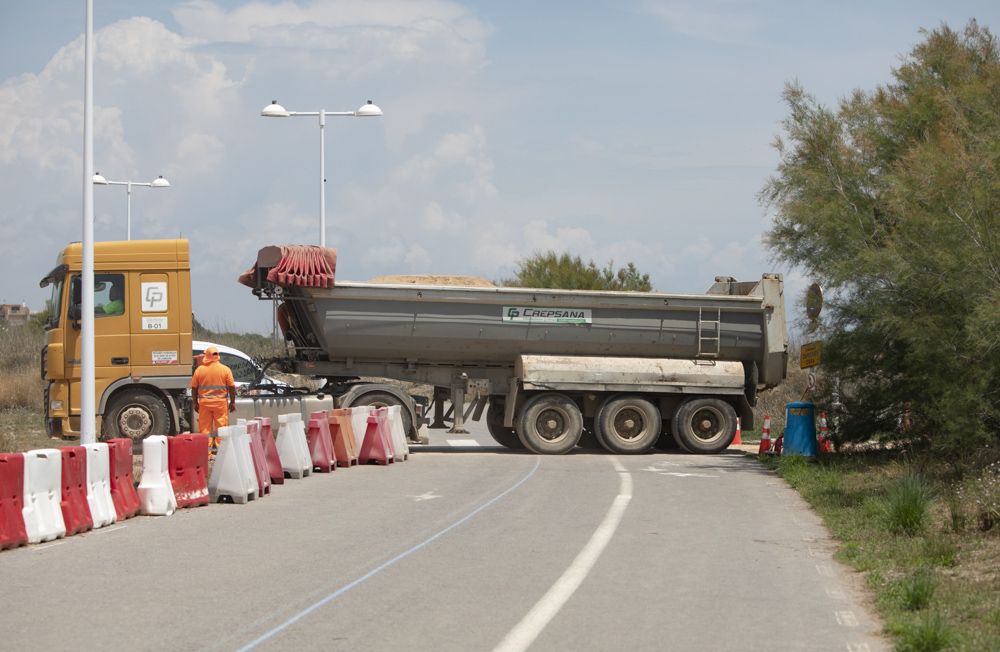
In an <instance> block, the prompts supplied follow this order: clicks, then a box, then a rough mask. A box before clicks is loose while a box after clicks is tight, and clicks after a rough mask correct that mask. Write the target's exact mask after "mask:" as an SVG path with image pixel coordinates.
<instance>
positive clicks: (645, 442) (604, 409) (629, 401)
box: [594, 396, 661, 455]
mask: <svg viewBox="0 0 1000 652" xmlns="http://www.w3.org/2000/svg"><path fill="white" fill-rule="evenodd" d="M660 423H661V421H660V410H659V409H658V408H657V407H656V406H655V405H653V404H652V403H650V402H649V401H647V400H646V399H644V398H641V397H639V396H620V397H617V398H616V397H612V398H609V399H608V400H606V401H605V402H604V404H603V405H601V408H600V409H599V410H598V411H597V417H596V418H595V419H594V433H595V434H596V435H597V440H598V441H599V442H601V445H602V446H604V448H606V449H607V450H608V451H610V452H612V453H618V454H621V455H636V454H639V453H645V452H646V451H648V450H649V449H650V448H652V447H653V445H654V444H655V443H656V440H657V439H658V438H659V436H660Z"/></svg>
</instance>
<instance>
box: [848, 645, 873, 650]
mask: <svg viewBox="0 0 1000 652" xmlns="http://www.w3.org/2000/svg"><path fill="white" fill-rule="evenodd" d="M847 652H871V648H870V647H868V644H867V643H848V644H847Z"/></svg>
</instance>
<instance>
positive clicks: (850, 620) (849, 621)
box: [833, 611, 859, 627]
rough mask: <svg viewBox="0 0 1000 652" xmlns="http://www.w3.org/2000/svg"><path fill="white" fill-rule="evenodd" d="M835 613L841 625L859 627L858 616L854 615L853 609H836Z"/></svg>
mask: <svg viewBox="0 0 1000 652" xmlns="http://www.w3.org/2000/svg"><path fill="white" fill-rule="evenodd" d="M833 615H834V616H835V617H836V618H837V623H838V624H839V625H840V626H841V627H857V626H858V625H859V623H858V617H857V616H855V615H854V612H853V611H835V612H833Z"/></svg>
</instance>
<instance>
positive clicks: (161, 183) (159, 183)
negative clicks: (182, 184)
mask: <svg viewBox="0 0 1000 652" xmlns="http://www.w3.org/2000/svg"><path fill="white" fill-rule="evenodd" d="M149 185H150V186H151V187H153V188H169V187H170V182H169V181H167V180H166V179H164V178H163V175H162V174H161V175H160V176H158V177H157V178H155V179H153V181H152V183H150V184H149Z"/></svg>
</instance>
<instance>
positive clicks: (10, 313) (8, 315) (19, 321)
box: [0, 303, 31, 326]
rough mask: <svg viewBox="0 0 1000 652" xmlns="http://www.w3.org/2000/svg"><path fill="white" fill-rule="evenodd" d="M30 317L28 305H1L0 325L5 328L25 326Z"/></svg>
mask: <svg viewBox="0 0 1000 652" xmlns="http://www.w3.org/2000/svg"><path fill="white" fill-rule="evenodd" d="M30 315H31V311H30V310H28V304H26V303H21V304H17V303H0V324H2V325H4V326H24V325H25V324H27V323H28V317H29V316H30Z"/></svg>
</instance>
